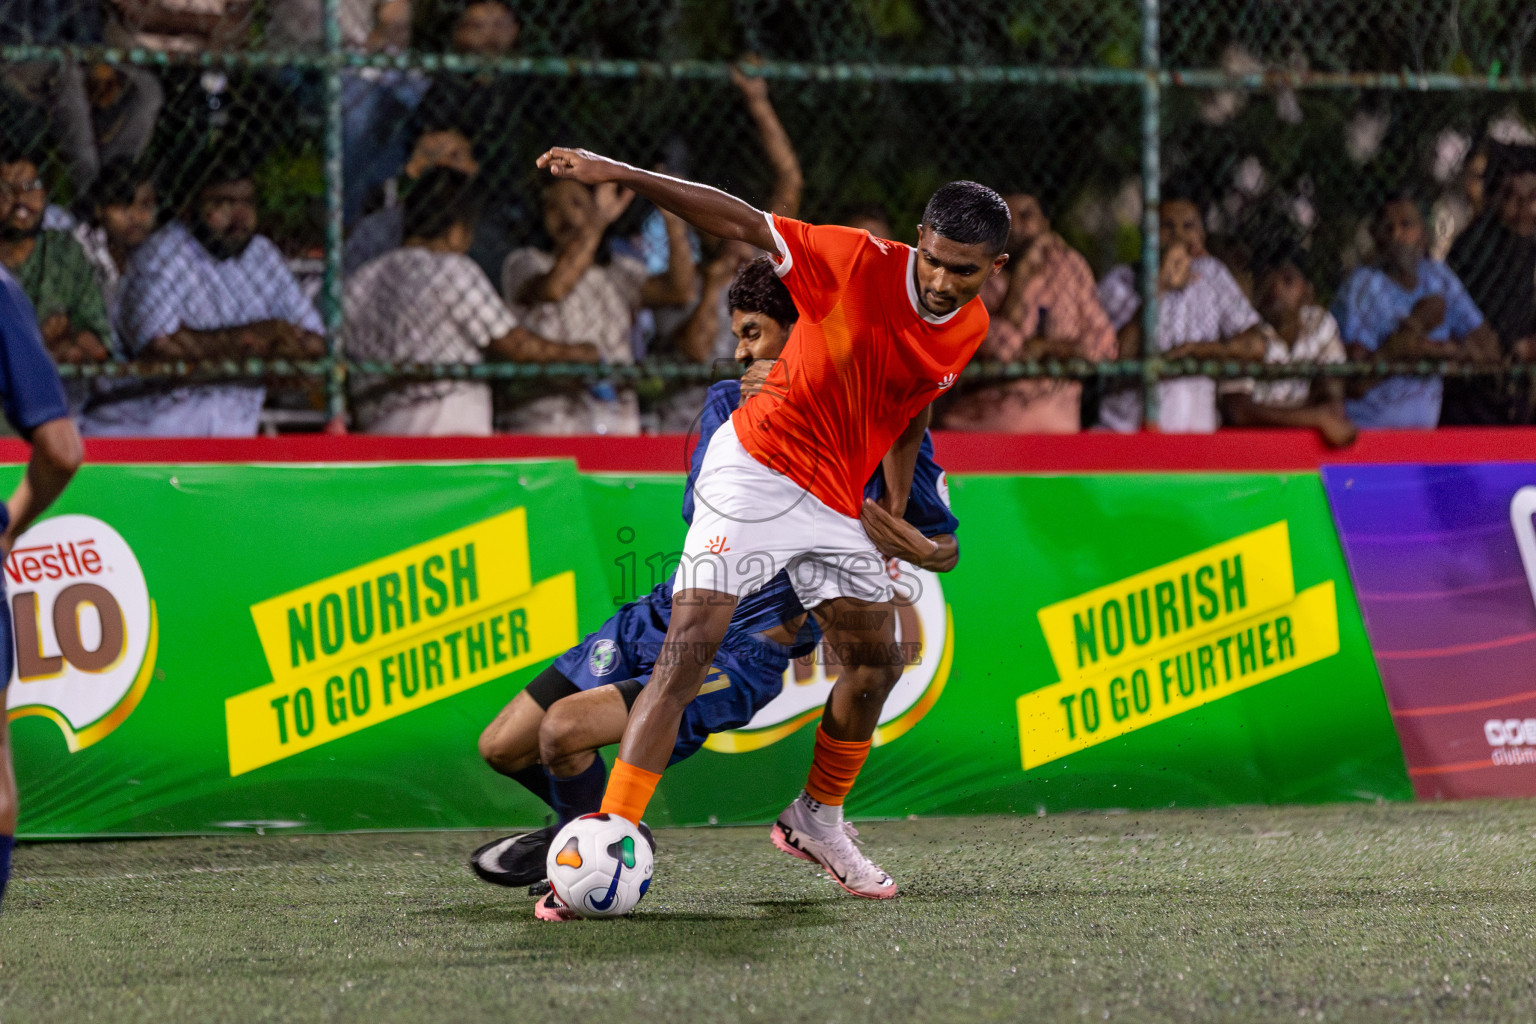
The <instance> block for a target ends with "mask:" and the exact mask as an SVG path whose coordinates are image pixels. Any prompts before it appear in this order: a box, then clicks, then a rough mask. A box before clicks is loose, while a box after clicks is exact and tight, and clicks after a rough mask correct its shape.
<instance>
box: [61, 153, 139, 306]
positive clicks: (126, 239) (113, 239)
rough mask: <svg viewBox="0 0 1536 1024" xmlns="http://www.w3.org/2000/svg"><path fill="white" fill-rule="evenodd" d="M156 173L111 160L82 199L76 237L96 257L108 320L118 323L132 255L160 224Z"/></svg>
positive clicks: (98, 283) (94, 265)
mask: <svg viewBox="0 0 1536 1024" xmlns="http://www.w3.org/2000/svg"><path fill="white" fill-rule="evenodd" d="M159 209H160V207H159V198H158V197H157V196H156V194H155V181H154V177H153V176H152V175H151V174H150V173H149V171H147V170H144V169H142V168H140V167H139V166H137V165H136V164H133V163H132V162H130V161H128V160H122V159H119V160H112V161H109V162H108V163H107V164H106V165H104V166H103V167H102V169H101V175H100V176H99V177H98V178H97V179H96V184H95V185H93V186H92V187H91V191H90V192H89V193H87V195H86V198H85V201H84V202H83V203H82V204H81V212H82V214H83V215H82V217H81V219H80V222H79V223H78V224H76V225H75V230H74V235H75V241H77V242H79V243H80V248H81V249H83V250H84V251H85V257H86V259H88V260H90V261H91V270H92V272H93V273H94V274H95V277H96V287H97V288H99V289H101V299H102V302H103V303H104V304H105V305H106V307H107V318H108V321H109V322H110V323H111V324H113V325H114V326H115V325H116V324H117V312H118V296H119V293H120V285H121V284H122V278H123V274H124V272H126V271H127V269H128V261H129V259H131V258H132V256H133V254H134V253H135V252H136V251H138V248H139V246H141V245H143V244H144V241H145V240H146V239H147V238H149V235H150V232H152V231H154V230H155V218H156V217H157V216H158V214H159Z"/></svg>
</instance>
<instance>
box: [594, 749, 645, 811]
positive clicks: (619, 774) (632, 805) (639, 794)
mask: <svg viewBox="0 0 1536 1024" xmlns="http://www.w3.org/2000/svg"><path fill="white" fill-rule="evenodd" d="M660 781H661V773H660V772H648V771H646V770H645V769H644V768H636V767H635V766H634V765H632V764H630V763H629V762H628V761H621V760H619V759H618V758H614V761H613V771H611V772H609V773H608V788H607V790H605V791H604V792H603V806H602V808H601V811H602V813H603V814H617V815H618V816H619V817H621V818H628V819H629V820H630V821H632V822H635V823H636V824H638V823H639V821H640V819H641V818H642V817H644V816H645V808H646V805H647V804H649V803H650V802H651V797H652V796H654V795H655V793H656V783H658V782H660ZM587 806H588V807H590V806H592V805H591V804H588V805H587Z"/></svg>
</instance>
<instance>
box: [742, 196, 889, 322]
mask: <svg viewBox="0 0 1536 1024" xmlns="http://www.w3.org/2000/svg"><path fill="white" fill-rule="evenodd" d="M767 217H768V230H769V231H771V232H773V242H774V246H775V248H777V249H778V252H776V253H773V254H772V256H773V260H774V263H775V264H776V265H777V267H776V273H777V274H778V275H779V279H780V280H782V281H783V282H784V286H785V287H786V288H788V289H789V294H790V297H791V298H792V299H794V300H795V308H796V309H798V310H799V311H800V315H801V316H802V317H805V318H807V319H808V320H809V321H810V322H811V323H820V322H821V321H822V319H823V318H824V317H826V315H827V314H828V313H830V312H832V310H833V309H834V308H835V307H836V306H837V301H838V299H839V298H841V296H842V294H843V289H845V288H846V287H847V286H848V279H849V277H850V276H851V274H852V272H853V267H854V265H855V264H856V263H857V262H858V258H859V253H860V252H861V251H862V250H863V248H864V246H866V245H871V244H873V243H872V242H871V241H870V237H869V232H867V231H859V230H856V229H854V228H844V227H837V226H835V225H825V224H807V223H805V222H804V221H799V220H790V219H789V218H788V217H780V216H779V215H777V214H773V213H770V214H767Z"/></svg>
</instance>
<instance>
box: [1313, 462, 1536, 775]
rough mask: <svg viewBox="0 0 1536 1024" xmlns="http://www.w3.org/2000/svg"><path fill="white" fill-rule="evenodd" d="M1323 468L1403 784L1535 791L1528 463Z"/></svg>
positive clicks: (1533, 515) (1532, 516)
mask: <svg viewBox="0 0 1536 1024" xmlns="http://www.w3.org/2000/svg"><path fill="white" fill-rule="evenodd" d="M1323 478H1324V480H1325V482H1326V485H1327V488H1328V496H1329V499H1330V501H1331V502H1332V503H1333V511H1334V516H1335V518H1336V519H1337V521H1338V529H1339V536H1340V538H1341V539H1342V541H1343V544H1344V549H1345V552H1346V553H1347V555H1348V558H1349V566H1350V570H1351V574H1352V575H1353V577H1354V580H1355V585H1356V587H1357V593H1358V596H1359V599H1360V606H1361V610H1362V611H1363V612H1364V615H1365V623H1366V627H1367V629H1368V630H1369V632H1370V637H1371V644H1372V646H1373V647H1374V648H1375V652H1376V660H1377V664H1379V665H1380V666H1381V675H1382V682H1383V683H1384V684H1385V686H1386V693H1387V699H1388V701H1389V702H1390V704H1391V707H1392V715H1393V718H1394V720H1395V722H1396V725H1397V730H1398V734H1399V735H1400V736H1401V738H1402V745H1403V752H1404V754H1405V755H1406V757H1407V760H1408V767H1409V774H1410V776H1411V777H1412V779H1413V787H1414V791H1415V793H1416V794H1417V795H1418V796H1419V797H1420V798H1421V799H1426V800H1437V799H1449V798H1461V797H1509V796H1532V795H1536V463H1488V464H1480V465H1449V466H1338V467H1330V468H1327V469H1324V471H1323Z"/></svg>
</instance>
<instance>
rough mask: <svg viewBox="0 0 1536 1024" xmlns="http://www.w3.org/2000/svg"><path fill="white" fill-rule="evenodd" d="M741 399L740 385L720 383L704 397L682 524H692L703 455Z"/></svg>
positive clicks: (690, 466)
mask: <svg viewBox="0 0 1536 1024" xmlns="http://www.w3.org/2000/svg"><path fill="white" fill-rule="evenodd" d="M740 398H741V382H740V381H735V380H722V381H720V382H719V383H716V384H712V385H710V388H709V392H708V394H707V395H706V396H705V398H704V412H703V413H702V414H701V415H700V416H699V443H698V444H696V445H694V446H693V455H691V456H690V457H689V459H688V482H687V483H686V484H684V485H683V522H685V523H687V524H688V525H690V526H692V525H693V485H694V483H695V482H696V481H697V480H698V479H699V470H700V469H702V468H703V466H704V453H705V452H707V451H709V439H710V438H711V437H713V436H714V435H715V431H717V430H719V429H720V427H721V426H722V425H723V424H724V423H725V421H726V420H728V419H730V418H731V413H733V412H735V411H736V405H737V403H738V401H739V400H740Z"/></svg>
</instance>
